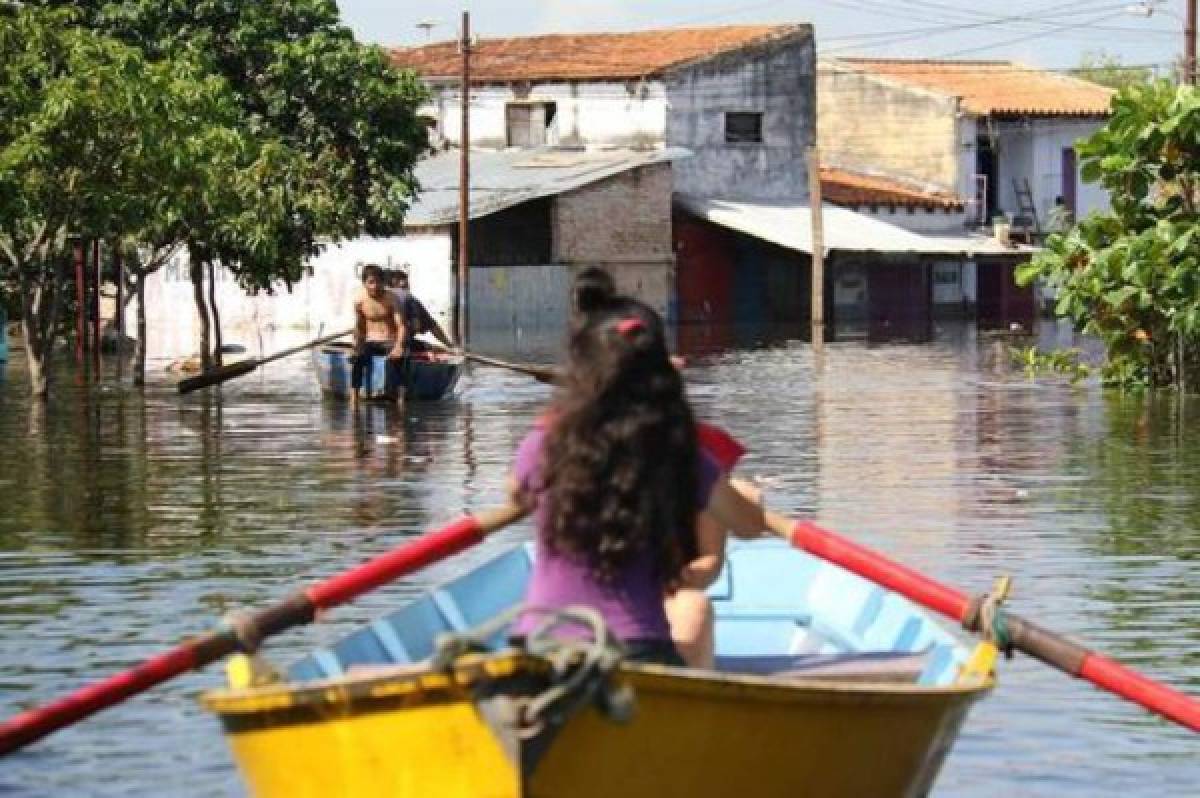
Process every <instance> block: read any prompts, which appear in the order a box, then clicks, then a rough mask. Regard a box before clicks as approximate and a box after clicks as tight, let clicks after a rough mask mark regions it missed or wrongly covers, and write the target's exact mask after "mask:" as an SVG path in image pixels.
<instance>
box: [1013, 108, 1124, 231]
mask: <svg viewBox="0 0 1200 798" xmlns="http://www.w3.org/2000/svg"><path fill="white" fill-rule="evenodd" d="M1102 124H1103V122H1101V121H1099V120H1073V119H1033V120H1023V121H1020V122H1014V123H1005V124H1003V125H997V126H996V128H995V129H996V131H997V143H998V147H997V163H998V172H999V175H998V177H999V181H1000V185H999V186H998V195H997V196H998V202H999V203H1000V207H1001V209H1003V210H1004V211H1005V212H1006V213H1009V214H1013V213H1018V212H1019V206H1018V202H1017V198H1016V194H1015V192H1014V189H1013V179H1014V178H1015V179H1017V180H1018V181H1020V180H1024V179H1028V181H1029V187H1030V189H1031V190H1032V192H1033V202H1034V207H1035V208H1036V209H1037V214H1038V219H1039V220H1040V222H1041V223H1042V226H1043V228H1044V227H1045V226H1046V223H1047V221H1048V219H1049V214H1050V211H1051V210H1053V209H1054V207H1055V201H1056V199H1057V198H1058V197H1060V196H1062V193H1063V191H1062V151H1063V150H1064V149H1066V148H1068V147H1075V146H1076V145H1077V144H1078V142H1079V140H1080V139H1083V138H1086V137H1087V136H1089V135H1091V134H1092V133H1094V132H1095V131H1096V130H1098V129H1099V128H1100V126H1101V125H1102ZM1075 197H1076V211H1077V214H1078V215H1079V216H1084V215H1086V214H1087V213H1089V212H1091V211H1093V210H1103V209H1105V208H1107V207H1108V194H1107V192H1105V191H1104V190H1103V189H1102V188H1100V187H1099V186H1096V185H1089V184H1085V183H1083V182H1082V181H1081V180H1080V179H1079V169H1078V167H1077V168H1076V174H1075Z"/></svg>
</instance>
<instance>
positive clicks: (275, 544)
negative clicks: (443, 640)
mask: <svg viewBox="0 0 1200 798" xmlns="http://www.w3.org/2000/svg"><path fill="white" fill-rule="evenodd" d="M806 337H807V331H804V330H790V331H789V330H776V331H765V332H764V331H762V330H759V331H754V330H752V329H749V328H744V329H741V330H738V329H726V330H720V329H705V328H700V327H690V328H685V329H683V330H680V331H679V334H678V338H677V342H676V343H677V347H678V350H679V351H681V352H684V353H686V354H688V355H689V356H690V359H691V363H692V365H691V366H690V367H689V370H688V383H689V391H690V392H691V394H692V396H693V398H694V400H695V402H696V405H697V409H698V412H699V414H700V415H701V416H703V417H707V418H711V419H714V420H717V421H719V422H720V423H722V424H724V425H726V426H727V427H729V428H730V429H732V430H734V431H735V432H736V433H737V434H738V435H739V436H741V437H742V438H743V439H744V440H745V442H746V443H747V444H748V445H749V447H750V454H749V455H748V456H747V458H746V460H745V470H746V471H747V472H748V473H754V474H758V475H762V476H763V477H765V479H766V481H767V483H768V485H769V488H768V497H769V499H770V501H771V502H772V503H773V504H774V505H776V506H778V507H780V508H781V509H783V510H785V511H787V512H796V513H811V514H813V515H815V516H816V517H818V518H819V519H820V520H821V521H822V522H824V523H827V524H829V525H830V526H832V527H834V528H836V529H839V530H841V531H843V532H845V533H847V534H850V535H853V536H855V537H858V538H859V539H861V540H863V541H864V542H866V543H867V544H868V545H873V546H876V547H878V548H880V549H882V550H884V551H886V552H887V553H889V554H891V555H893V556H895V557H897V558H899V559H901V560H903V561H905V562H907V563H909V564H911V565H912V566H914V567H916V568H918V569H921V570H927V571H928V572H930V573H932V574H934V575H936V576H938V577H940V578H942V579H944V580H945V581H947V582H948V583H951V584H954V585H958V586H960V587H962V588H963V589H966V590H970V591H976V590H982V589H984V588H986V587H987V586H988V585H989V584H990V583H991V580H992V579H993V578H994V577H995V576H996V575H997V574H999V573H1011V574H1013V575H1014V577H1015V578H1016V591H1017V592H1016V598H1015V603H1016V606H1017V608H1019V610H1020V611H1021V612H1023V613H1024V614H1027V615H1029V616H1031V617H1035V618H1038V619H1039V620H1041V621H1042V622H1044V623H1045V624H1046V625H1048V626H1050V627H1052V628H1056V629H1061V630H1063V631H1065V632H1067V633H1068V634H1073V635H1078V636H1080V637H1082V638H1084V639H1085V640H1087V642H1088V643H1090V644H1092V645H1094V646H1096V647H1097V648H1099V649H1101V650H1104V651H1107V652H1110V653H1112V654H1113V655H1115V656H1118V657H1120V658H1122V659H1125V660H1128V661H1129V662H1130V663H1131V664H1133V665H1135V666H1136V667H1139V668H1143V669H1145V670H1146V671H1147V672H1148V673H1150V674H1152V675H1154V676H1157V677H1161V678H1164V679H1166V680H1168V681H1170V682H1171V683H1172V684H1175V685H1177V686H1179V687H1183V688H1185V689H1190V690H1192V691H1197V690H1198V689H1200V622H1198V621H1197V618H1198V617H1200V533H1198V532H1197V525H1198V521H1200V482H1197V480H1196V479H1195V474H1196V473H1197V469H1198V468H1200V446H1198V445H1197V444H1198V443H1200V441H1198V440H1197V437H1198V436H1200V406H1198V405H1197V404H1196V403H1195V401H1193V402H1191V403H1189V404H1187V405H1185V406H1183V407H1182V408H1181V407H1180V406H1179V405H1178V404H1176V403H1172V402H1169V401H1158V400H1156V401H1150V402H1142V401H1136V400H1121V399H1113V398H1108V397H1105V396H1104V395H1103V394H1101V393H1100V392H1099V391H1098V390H1096V388H1095V387H1094V386H1071V385H1069V384H1066V383H1065V382H1059V381H1055V380H1049V381H1040V382H1029V381H1028V380H1026V379H1025V378H1024V376H1023V375H1021V374H1020V373H1017V372H1014V371H1013V369H1012V367H1011V363H1010V361H1009V360H1008V359H1007V357H1006V355H1007V347H1008V346H1010V345H1013V343H1014V342H1013V341H1012V340H1010V339H1009V338H1008V337H1004V336H991V335H979V334H978V333H977V332H976V331H975V330H974V329H973V328H972V327H969V326H964V325H958V326H954V325H949V326H947V325H940V326H939V328H938V329H937V330H935V340H934V342H933V343H932V344H930V345H925V346H903V345H878V344H869V345H868V344H865V343H853V342H836V341H835V342H830V343H829V344H827V345H826V346H825V347H824V349H823V351H822V352H821V353H820V354H819V355H814V353H813V352H812V349H811V347H810V346H809V345H808V344H807V343H805V341H804V338H806ZM1037 340H1039V341H1045V340H1052V341H1056V342H1058V343H1060V344H1064V343H1065V344H1067V345H1077V342H1076V341H1074V339H1073V338H1071V336H1070V335H1069V331H1067V333H1064V332H1063V331H1062V330H1061V329H1051V330H1049V331H1046V330H1039V331H1038V339H1037ZM509 343H511V342H507V341H482V342H480V349H481V351H490V352H493V353H495V354H498V355H500V356H505V355H507V356H508V357H510V358H511V359H514V360H520V359H530V360H535V359H538V356H541V357H542V358H545V357H550V356H551V355H550V352H552V351H553V350H552V349H547V348H546V342H544V341H539V342H537V345H538V346H537V347H534V349H538V347H540V351H522V350H520V349H519V348H517V349H513V348H506V347H508V346H509ZM526 343H529V342H528V341H527V342H526ZM4 375H5V370H4V369H2V368H0V378H2V379H3V381H0V439H2V440H4V441H5V443H6V446H5V451H4V456H3V458H0V508H3V509H2V511H0V713H2V714H4V715H7V714H9V713H11V712H13V711H15V710H16V709H18V708H20V707H22V706H25V705H27V704H29V703H30V702H34V701H42V700H45V699H47V698H49V697H51V696H54V695H56V694H58V693H59V692H60V691H61V690H63V689H66V688H69V687H73V686H75V685H78V684H80V683H82V682H84V681H85V680H87V679H89V678H92V677H94V676H96V675H99V674H106V673H111V672H113V671H116V670H119V669H121V668H124V667H128V666H129V665H131V664H132V663H134V662H136V661H138V660H139V659H140V658H142V657H144V656H147V655H149V654H151V653H153V652H155V651H157V650H159V649H161V648H163V647H165V646H168V645H171V644H173V643H175V642H176V641H178V640H179V639H181V638H182V637H184V636H186V635H189V634H194V633H196V632H198V631H201V630H203V629H206V628H208V627H209V626H210V625H211V624H212V623H213V622H214V620H215V619H216V618H219V617H220V616H221V615H222V614H223V613H225V612H227V611H229V610H231V609H235V608H237V607H242V606H248V605H261V604H264V603H266V602H268V601H271V600H274V599H277V598H279V597H280V596H282V595H285V594H286V593H288V592H290V591H291V590H294V589H295V588H296V587H298V586H300V585H302V584H304V583H305V582H306V581H309V580H312V579H315V578H318V577H321V576H325V575H328V574H330V573H333V572H335V571H338V570H340V569H342V568H345V567H347V566H349V565H351V564H353V563H356V562H359V561H361V560H362V559H365V558H366V557H369V556H371V555H373V554H377V553H379V552H382V551H384V550H386V549H387V548H388V547H390V546H393V545H395V544H396V543H398V542H401V541H403V540H405V539H407V538H409V537H410V536H412V535H414V534H417V533H418V532H419V531H421V530H424V529H427V528H430V527H432V526H435V525H437V524H439V523H441V522H444V521H446V520H448V519H450V518H452V517H454V516H455V515H457V514H458V513H459V512H461V511H463V510H466V509H479V508H482V507H487V506H491V505H493V504H495V503H496V502H498V501H500V499H501V497H502V496H503V485H504V478H505V474H506V472H507V469H508V466H509V462H510V459H511V457H512V452H513V450H514V448H515V446H516V444H517V442H518V441H519V440H520V438H521V437H522V436H523V435H524V434H525V431H526V430H527V429H528V426H529V424H530V423H531V422H532V420H533V418H534V417H535V416H536V415H537V414H538V413H539V412H540V411H541V409H542V407H543V406H544V403H545V401H546V399H547V398H548V396H549V389H547V388H546V387H545V386H543V385H540V384H538V383H536V382H535V381H534V380H531V379H529V378H527V377H523V376H521V375H518V374H511V373H508V372H503V371H497V370H494V369H487V368H476V369H473V370H472V371H471V372H470V373H469V374H468V375H467V376H466V377H465V378H464V380H463V383H462V387H461V389H460V393H459V396H458V397H457V398H456V399H455V400H454V401H451V402H443V403H432V404H426V405H420V404H413V405H410V406H408V407H406V408H403V409H398V408H395V407H391V406H383V405H367V406H364V407H361V408H357V409H356V408H351V407H350V406H348V405H346V404H342V403H336V402H327V401H323V400H322V399H321V397H320V396H319V394H318V393H317V390H316V387H315V383H314V380H313V378H312V375H311V373H310V372H309V366H308V364H307V363H306V362H305V361H304V360H303V358H300V359H296V360H288V361H282V362H280V363H276V364H272V365H270V366H269V367H264V368H263V369H260V370H258V371H256V372H255V373H254V374H252V375H249V376H247V377H245V378H243V379H241V380H237V381H235V382H232V383H229V384H227V385H226V386H225V387H224V388H222V389H221V390H220V391H208V392H200V393H197V394H194V395H191V396H188V397H183V398H180V397H178V396H176V395H175V394H174V392H173V389H172V388H171V386H170V385H169V384H166V383H161V382H159V383H152V384H151V385H150V386H149V388H148V392H147V395H146V397H145V400H144V401H143V400H142V398H141V395H140V394H138V393H133V392H131V391H129V390H126V389H123V388H119V387H114V386H115V384H114V383H112V382H111V381H110V382H107V383H103V384H101V385H100V386H96V385H93V384H89V383H86V382H80V383H76V382H74V381H73V379H72V378H71V376H70V374H69V373H67V374H64V375H63V376H64V377H65V379H63V380H61V381H60V383H59V384H60V386H63V387H64V390H63V391H62V393H61V394H60V395H59V396H58V397H57V398H56V399H54V400H53V401H52V402H50V403H49V404H48V405H46V406H44V407H43V406H41V405H39V404H37V403H31V402H30V401H29V400H28V398H27V397H26V395H25V392H26V391H27V384H26V381H25V374H24V367H23V363H22V361H21V360H20V359H19V358H14V360H13V361H12V362H10V363H9V364H8V366H7V376H6V378H4ZM151 377H152V378H159V379H160V378H161V372H157V371H153V370H152V372H151ZM527 534H528V530H527V529H526V528H523V527H521V528H515V529H513V530H510V531H507V532H505V533H503V534H502V535H500V537H499V538H498V539H497V540H495V541H493V542H490V543H489V544H488V545H487V546H485V547H484V548H482V549H480V550H478V551H473V552H469V553H466V554H465V555H463V556H462V557H461V558H460V559H458V560H456V561H454V562H452V563H447V564H443V565H441V566H438V567H435V568H433V569H431V570H430V571H429V572H428V573H426V574H422V575H421V576H420V577H419V578H417V579H412V580H407V581H404V582H402V583H400V584H397V585H395V586H392V587H390V588H388V589H386V590H383V591H380V592H378V593H375V594H372V595H370V596H367V597H366V598H365V599H364V600H363V601H362V602H361V603H360V604H359V605H356V606H355V607H351V608H346V609H344V610H339V611H337V612H335V613H332V614H331V615H330V617H328V618H326V619H324V620H323V622H322V623H321V624H319V625H318V626H316V627H314V628H310V629H307V630H303V631H298V632H296V633H293V634H289V635H286V636H284V637H282V638H280V639H279V640H278V641H274V642H273V643H272V644H271V646H270V649H269V655H270V656H271V657H272V658H273V659H275V660H276V661H278V662H287V661H289V660H291V659H292V658H294V657H296V656H298V655H299V654H300V653H301V652H303V651H306V650H307V649H309V648H310V647H312V646H314V645H319V644H325V643H328V642H330V641H332V640H334V639H336V638H337V637H338V636H339V635H341V634H342V633H344V632H345V631H346V630H347V629H349V628H350V627H352V626H353V625H355V624H357V623H360V622H361V621H363V620H365V619H367V618H370V617H372V616H373V615H375V614H378V613H379V612H381V611H383V610H384V609H386V608H388V607H390V606H393V605H394V604H395V603H396V602H397V601H399V600H401V599H402V598H403V597H404V596H407V595H411V594H412V593H413V592H415V591H416V590H418V589H419V588H420V586H421V585H422V584H425V583H427V582H429V581H437V580H439V579H442V578H445V577H446V576H447V575H448V574H450V573H452V572H454V571H455V570H457V569H459V568H462V567H464V565H465V563H469V562H473V561H476V560H478V559H479V558H482V557H485V556H488V554H489V551H492V550H494V549H495V548H496V547H499V546H503V545H508V544H509V543H510V542H512V541H515V540H521V539H523V538H524V537H525V536H527ZM219 678H220V674H219V671H218V670H217V669H214V671H213V672H211V673H205V674H199V675H191V676H188V677H186V678H183V679H181V680H178V681H177V682H173V683H172V684H170V685H167V686H164V687H163V688H161V689H159V690H156V691H154V692H153V693H151V694H149V695H146V696H143V697H140V698H138V699H135V700H132V701H130V702H128V703H126V704H125V705H123V706H121V707H119V708H116V709H114V710H111V711H108V712H106V713H104V714H103V715H101V716H98V717H96V718H93V719H91V720H89V721H86V722H84V723H81V724H79V726H77V727H76V728H74V729H72V730H69V731H67V732H64V733H62V734H59V735H55V736H54V737H52V738H50V739H48V740H46V741H45V742H44V743H42V744H40V745H39V746H37V747H36V748H35V749H31V750H30V751H29V752H27V753H24V754H22V755H20V756H18V757H15V758H13V759H10V760H8V761H6V762H5V764H4V767H3V768H0V792H3V793H4V794H6V795H7V794H13V795H21V796H42V795H51V794H87V795H99V796H132V795H144V794H148V793H155V792H158V791H160V789H161V787H160V785H162V784H171V785H172V791H173V794H176V795H181V796H185V797H186V798H193V797H194V796H224V795H231V794H239V792H240V787H239V783H238V780H237V778H236V775H235V774H234V773H233V770H232V765H231V764H230V761H229V757H228V754H227V753H226V751H225V746H224V742H223V740H222V739H221V736H220V734H219V732H218V730H217V728H216V725H215V723H214V722H213V721H212V719H211V718H209V717H207V716H205V715H203V714H202V713H201V712H200V711H199V710H198V709H197V708H196V706H195V704H194V702H193V697H194V695H195V693H196V691H198V690H199V689H201V688H202V687H204V686H207V685H211V684H213V683H215V682H216V681H217V680H219ZM1195 753H1196V750H1195V743H1194V740H1193V738H1192V737H1191V736H1190V735H1187V734H1186V733H1184V732H1180V731H1177V730H1175V729H1173V728H1171V727H1168V726H1166V725H1164V724H1163V723H1161V722H1159V721H1155V720H1153V719H1150V718H1148V717H1147V716H1146V715H1145V714H1144V713H1142V712H1141V711H1140V710H1137V709H1134V708H1131V707H1129V706H1127V705H1125V704H1123V703H1121V702H1119V701H1117V700H1115V699H1112V698H1109V697H1106V696H1104V695H1102V694H1100V693H1098V692H1097V691H1095V690H1093V689H1091V688H1090V687H1087V686H1085V685H1082V684H1080V683H1078V682H1072V681H1071V680H1068V679H1066V678H1065V677H1062V676H1060V675H1058V674H1055V673H1053V672H1051V671H1049V670H1048V669H1046V668H1044V667H1043V666H1040V665H1038V664H1036V663H1032V662H1029V661H1027V660H1017V661H1014V662H1012V663H1006V664H1005V667H1004V669H1003V673H1002V681H1001V687H1000V689H999V690H998V691H997V693H996V695H995V696H994V697H993V698H992V699H991V700H989V701H987V702H985V703H984V704H983V705H981V706H980V707H979V709H978V710H977V711H976V712H975V713H974V714H973V715H972V718H971V720H970V722H969V723H968V725H967V728H966V732H965V735H964V737H963V739H962V740H961V742H960V744H959V745H958V746H957V747H956V749H955V751H954V753H953V755H952V756H951V758H950V760H949V763H948V765H947V767H946V769H945V772H944V774H943V778H942V780H941V781H940V782H939V787H938V793H939V794H943V795H947V796H949V795H954V796H960V795H967V796H991V795H1000V794H1020V795H1040V796H1055V798H1059V797H1060V796H1062V795H1072V796H1093V795H1103V794H1108V795H1117V794H1121V793H1130V794H1155V795H1172V794H1174V795H1189V794H1194V788H1195V784H1196V783H1198V782H1200V764H1198V763H1197V758H1196V756H1195ZM101 760H102V761H103V762H104V763H105V768H106V770H107V771H108V772H110V773H113V774H117V775H114V776H113V777H112V778H107V779H103V780H97V779H96V778H95V777H94V775H93V769H94V765H95V763H96V762H97V761H101Z"/></svg>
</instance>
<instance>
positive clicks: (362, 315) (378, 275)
mask: <svg viewBox="0 0 1200 798" xmlns="http://www.w3.org/2000/svg"><path fill="white" fill-rule="evenodd" d="M362 281H363V288H364V289H365V291H364V293H363V295H362V296H361V297H360V298H359V299H357V300H355V302H354V352H355V355H356V356H355V358H354V369H353V371H352V373H351V383H352V384H353V387H354V391H353V393H352V394H351V396H352V397H353V399H354V400H355V401H358V399H359V390H360V389H361V387H362V380H363V373H364V372H365V371H366V369H367V366H368V364H369V363H370V360H371V357H372V356H374V355H386V356H387V357H388V358H390V359H395V360H402V359H403V358H404V356H405V355H406V354H408V352H407V349H406V344H407V341H408V338H409V336H408V331H407V330H406V329H405V326H404V314H403V313H402V312H401V308H400V306H399V303H398V302H397V301H396V297H395V295H393V294H392V292H391V291H389V290H388V289H387V288H386V287H385V286H384V277H383V269H381V268H379V266H377V265H376V264H374V263H368V264H367V265H366V266H364V267H363V271H362ZM396 371H397V370H396V369H392V368H389V369H388V370H387V378H386V381H385V383H384V390H385V391H387V392H388V393H389V394H391V393H393V392H395V393H396V396H397V397H398V398H401V399H402V398H403V395H402V394H401V393H400V392H398V391H397V390H396V389H397V387H399V386H397V385H396V384H395V377H394V376H393V374H394V373H395V372H396Z"/></svg>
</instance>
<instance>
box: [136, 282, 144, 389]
mask: <svg viewBox="0 0 1200 798" xmlns="http://www.w3.org/2000/svg"><path fill="white" fill-rule="evenodd" d="M133 285H134V288H133V290H134V292H136V293H137V308H138V309H137V346H136V348H134V350H133V384H134V385H145V384H146V273H145V272H143V271H142V270H140V269H139V270H138V272H137V275H136V276H135V278H134V284H133Z"/></svg>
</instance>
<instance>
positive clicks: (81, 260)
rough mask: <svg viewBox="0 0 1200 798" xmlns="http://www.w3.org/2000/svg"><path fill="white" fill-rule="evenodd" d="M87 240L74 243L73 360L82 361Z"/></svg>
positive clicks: (85, 347)
mask: <svg viewBox="0 0 1200 798" xmlns="http://www.w3.org/2000/svg"><path fill="white" fill-rule="evenodd" d="M86 270H87V242H86V241H84V240H83V239H82V238H81V239H79V243H77V244H76V245H75V360H76V361H77V362H78V363H79V365H81V366H82V365H83V363H84V354H85V353H86V352H87V285H86V282H85V281H86V275H85V272H86Z"/></svg>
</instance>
